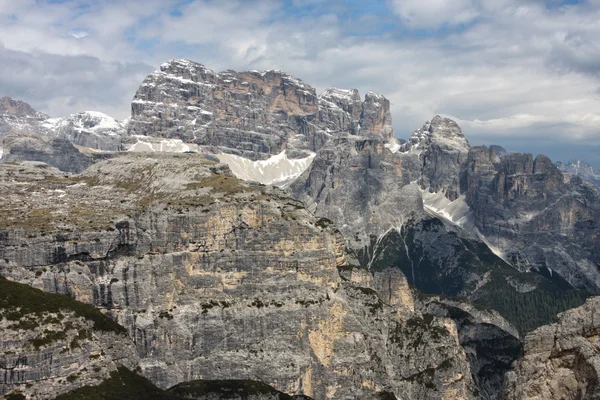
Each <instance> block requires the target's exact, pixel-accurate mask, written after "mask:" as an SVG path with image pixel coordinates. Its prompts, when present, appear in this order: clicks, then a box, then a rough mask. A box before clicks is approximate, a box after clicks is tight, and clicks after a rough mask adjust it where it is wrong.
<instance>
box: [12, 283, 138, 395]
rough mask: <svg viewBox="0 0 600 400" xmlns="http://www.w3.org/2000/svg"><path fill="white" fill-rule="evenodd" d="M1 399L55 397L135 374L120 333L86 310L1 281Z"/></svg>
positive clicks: (131, 352)
mask: <svg viewBox="0 0 600 400" xmlns="http://www.w3.org/2000/svg"><path fill="white" fill-rule="evenodd" d="M0 288H1V290H2V293H0V396H3V395H7V394H9V393H12V394H13V395H16V394H21V395H22V396H25V398H27V399H48V398H54V397H56V396H58V395H60V394H62V393H66V392H69V391H71V390H74V389H77V388H80V387H83V386H94V385H97V384H99V383H100V382H102V381H103V380H105V379H106V378H108V377H109V376H110V373H111V372H113V371H115V370H116V369H117V367H119V366H126V367H127V368H131V369H134V368H135V367H136V365H137V354H136V349H135V345H134V344H133V342H132V341H131V340H130V339H129V338H128V337H127V335H126V332H125V329H123V328H122V327H120V326H119V325H117V324H116V323H115V322H113V321H112V320H110V319H109V318H108V317H106V316H104V315H102V314H101V313H100V312H99V311H97V310H95V309H94V308H93V307H91V306H87V305H84V304H78V303H77V302H76V301H74V300H72V299H70V298H67V297H65V296H60V295H51V294H47V293H43V292H41V291H39V290H37V289H33V288H31V287H29V286H27V285H21V284H18V283H15V282H9V281H6V280H5V279H4V278H3V277H0Z"/></svg>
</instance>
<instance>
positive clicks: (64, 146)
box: [2, 134, 94, 173]
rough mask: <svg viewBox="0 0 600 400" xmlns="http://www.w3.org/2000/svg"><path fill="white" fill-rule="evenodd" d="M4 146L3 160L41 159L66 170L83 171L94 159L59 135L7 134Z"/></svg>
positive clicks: (3, 142)
mask: <svg viewBox="0 0 600 400" xmlns="http://www.w3.org/2000/svg"><path fill="white" fill-rule="evenodd" d="M2 147H3V148H4V152H5V153H4V154H3V156H2V162H16V161H39V162H44V163H46V164H48V165H51V166H53V167H56V168H58V169H60V170H62V171H65V172H75V173H78V172H81V171H83V170H85V169H86V168H87V167H89V166H90V165H91V164H92V162H93V160H94V159H93V158H92V157H90V156H88V155H86V154H84V153H81V152H80V151H79V150H77V149H76V148H75V147H74V146H73V144H72V143H71V142H69V141H68V140H67V139H62V138H58V137H49V136H40V135H23V134H7V135H5V136H4V138H3V141H2Z"/></svg>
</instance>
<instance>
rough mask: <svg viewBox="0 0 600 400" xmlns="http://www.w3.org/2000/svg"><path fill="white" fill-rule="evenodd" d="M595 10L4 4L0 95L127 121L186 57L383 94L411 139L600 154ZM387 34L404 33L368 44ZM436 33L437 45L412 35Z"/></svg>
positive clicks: (507, 0) (303, 0)
mask: <svg viewBox="0 0 600 400" xmlns="http://www.w3.org/2000/svg"><path fill="white" fill-rule="evenodd" d="M594 1H598V0H593V1H591V0H590V1H586V2H584V3H581V4H577V5H566V6H558V5H556V4H555V5H553V7H550V8H549V7H547V6H546V5H545V4H544V3H543V2H542V1H541V0H522V1H517V0H455V1H448V0H434V2H433V3H432V2H418V1H416V0H406V1H400V0H398V1H391V0H390V2H389V6H390V7H391V10H392V11H393V12H390V13H388V14H386V15H380V14H374V13H370V14H368V15H367V14H365V15H353V16H351V17H347V16H345V15H346V14H344V13H343V12H339V11H340V10H342V11H343V7H344V3H343V2H334V3H335V4H333V3H332V2H329V3H327V2H321V1H320V0H298V1H296V2H295V3H296V5H299V6H302V5H307V4H309V3H310V4H309V5H312V6H315V7H317V8H318V9H319V12H318V13H304V14H301V15H300V14H298V15H293V14H290V13H289V12H286V11H285V10H284V8H283V7H282V3H281V2H280V1H275V0H273V1H258V2H250V1H242V0H231V1H227V2H221V1H209V0H206V1H196V2H194V3H190V4H187V5H184V6H183V8H181V10H180V11H181V15H177V14H176V13H175V14H173V15H171V14H169V13H168V12H167V11H168V9H167V5H169V4H173V3H170V2H164V1H160V0H148V1H144V2H142V1H141V0H132V1H127V2H116V1H103V2H93V3H89V4H90V8H89V9H88V10H87V12H81V11H79V10H77V9H76V8H74V7H73V6H72V4H65V3H62V4H47V3H44V2H35V1H29V0H27V1H23V2H13V1H7V0H0V38H2V39H1V40H3V41H4V48H0V52H2V55H1V56H2V57H4V56H5V54H7V53H8V52H11V53H10V54H11V55H12V56H11V57H12V58H11V59H10V60H12V61H11V62H4V60H5V59H4V58H2V59H3V63H2V64H0V95H2V94H7V93H6V92H7V91H9V92H10V93H8V94H12V95H14V96H17V97H21V98H23V100H26V101H29V102H32V103H35V102H36V101H37V103H35V104H34V105H36V106H38V107H41V108H42V111H45V112H49V113H51V114H56V113H63V114H64V113H69V112H75V111H79V110H81V109H83V108H88V109H89V108H99V109H100V110H101V111H105V112H106V111H108V112H109V113H113V114H115V116H117V117H119V118H122V117H123V116H125V115H126V114H127V112H128V111H129V101H130V99H131V97H132V96H133V94H134V92H135V89H136V87H137V85H138V84H139V82H141V80H142V78H143V75H144V74H145V73H147V72H148V71H149V70H151V69H155V68H157V67H158V65H160V64H161V63H162V62H164V61H166V60H168V59H171V58H175V57H185V58H190V59H193V60H196V61H199V62H202V63H204V64H206V65H207V66H208V67H210V68H213V69H216V70H223V69H227V68H232V69H238V70H248V69H268V68H277V69H284V70H286V71H288V72H289V73H292V74H294V75H296V76H298V77H299V78H302V79H304V80H305V81H306V82H308V83H310V84H312V85H314V86H315V87H316V88H317V89H318V90H323V89H325V88H326V87H328V86H339V87H355V88H358V89H359V90H360V91H361V93H363V94H364V93H365V92H366V91H367V90H371V89H372V90H375V91H378V92H380V93H382V94H384V95H386V96H387V97H388V98H389V99H390V100H391V102H392V113H393V118H394V121H395V122H394V126H395V129H396V132H397V134H398V135H399V136H400V137H407V136H408V135H410V133H411V132H412V130H414V129H415V128H417V127H418V126H420V125H421V124H422V123H423V122H424V121H425V120H427V119H430V118H431V117H432V116H433V115H435V114H443V115H448V116H451V117H453V118H456V119H457V120H458V121H459V122H460V124H461V126H462V127H463V130H464V132H465V134H466V135H467V136H468V137H469V138H472V140H471V141H472V142H487V143H490V142H497V143H500V144H502V143H503V141H504V140H509V141H511V143H525V142H526V141H524V140H522V141H519V140H520V138H525V137H526V138H545V139H552V138H554V140H555V141H556V142H558V141H560V140H563V139H564V138H565V137H567V138H568V140H567V141H566V143H567V144H568V143H578V144H581V143H589V144H590V145H593V146H598V145H600V143H598V142H600V133H599V132H600V128H598V127H599V126H600V124H599V123H598V122H599V117H600V96H599V95H598V93H600V82H599V80H600V67H598V66H599V65H600V47H599V46H598V44H597V39H596V38H598V37H600V24H598V22H597V21H598V20H600V8H599V7H598V4H595V3H594ZM332 4H333V5H332ZM328 7H329V10H330V12H323V10H327V9H328ZM334 11H335V12H334ZM394 13H395V14H394ZM367 22H368V25H369V26H368V29H366V28H365V26H363V25H364V24H365V23H367ZM376 22H380V23H379V24H377V23H376ZM384 23H385V24H390V23H395V24H397V29H396V30H391V31H388V32H382V33H381V34H380V35H371V36H369V35H367V34H365V33H366V32H367V33H368V32H370V31H373V30H374V29H377V27H378V25H383V24H384ZM358 25H360V26H358ZM441 27H443V29H442V30H440V28H441ZM362 28H365V29H362ZM423 29H424V30H426V31H427V32H431V33H432V34H433V35H434V36H423V35H422V34H421V35H416V34H414V35H413V34H411V32H412V31H413V30H419V32H420V31H421V30H423ZM68 32H85V33H87V34H88V36H86V37H85V38H80V40H78V39H77V38H75V37H73V35H69V34H68ZM349 32H350V33H356V32H358V33H359V35H348V33H349ZM125 38H131V39H132V40H125ZM147 43H150V44H151V45H147V46H145V44H147ZM15 54H18V55H19V57H16V58H15ZM15 60H16V61H15ZM90 60H93V61H90ZM69 75H71V77H70V78H71V79H68V78H69ZM9 89H10V90H9ZM40 92H41V93H43V95H42V96H38V93H40ZM53 96H54V97H53ZM527 143H528V144H526V145H525V144H524V146H525V147H526V146H533V144H534V142H532V141H531V140H530V141H529V142H527ZM598 150H600V149H598ZM532 151H533V150H532ZM591 161H593V160H591ZM598 162H599V163H600V160H599V161H598Z"/></svg>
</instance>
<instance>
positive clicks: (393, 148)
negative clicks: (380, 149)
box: [384, 139, 400, 153]
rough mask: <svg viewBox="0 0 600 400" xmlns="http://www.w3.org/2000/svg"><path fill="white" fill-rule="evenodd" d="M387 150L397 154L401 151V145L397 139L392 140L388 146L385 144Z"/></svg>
mask: <svg viewBox="0 0 600 400" xmlns="http://www.w3.org/2000/svg"><path fill="white" fill-rule="evenodd" d="M384 146H385V147H386V148H388V149H389V150H390V151H391V152H392V153H397V152H398V150H400V143H398V141H397V140H396V139H392V140H390V141H389V142H387V143H386V144H384Z"/></svg>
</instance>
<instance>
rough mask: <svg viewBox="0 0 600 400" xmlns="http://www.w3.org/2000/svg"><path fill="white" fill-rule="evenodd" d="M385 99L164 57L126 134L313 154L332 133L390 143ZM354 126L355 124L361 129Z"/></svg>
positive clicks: (254, 151)
mask: <svg viewBox="0 0 600 400" xmlns="http://www.w3.org/2000/svg"><path fill="white" fill-rule="evenodd" d="M391 123H392V119H391V114H390V105H389V101H388V100H387V99H385V98H384V97H383V96H381V95H378V94H375V93H373V92H369V93H368V94H367V95H366V96H365V100H364V102H363V101H361V100H360V96H359V95H358V92H357V91H356V90H341V89H333V88H332V89H328V90H326V91H325V92H324V93H323V94H322V95H321V96H317V94H316V91H315V89H314V88H312V87H311V86H309V85H308V84H306V83H305V82H303V81H301V80H300V79H297V78H294V77H293V76H290V75H288V74H286V73H284V72H282V71H274V70H269V71H265V72H258V71H250V72H235V71H231V70H227V71H224V72H220V73H215V72H213V71H212V70H210V69H208V68H206V67H205V66H203V65H202V64H198V63H195V62H192V61H188V60H171V61H169V62H167V63H164V64H163V65H161V67H160V70H159V71H156V72H154V73H152V74H150V75H149V76H148V77H146V79H145V80H144V82H143V83H142V85H141V86H140V88H139V89H138V91H137V93H136V95H135V97H134V99H133V103H132V108H131V121H130V124H129V130H128V132H129V134H130V135H134V136H135V135H143V136H151V137H164V138H172V139H181V140H182V141H183V142H186V143H195V144H198V145H210V146H218V147H219V148H221V149H222V150H225V151H227V152H232V153H234V154H238V155H242V156H244V157H247V158H250V159H253V160H256V159H264V158H267V157H268V156H269V155H272V154H278V153H280V152H281V151H282V150H283V149H285V148H287V149H288V150H290V151H292V150H302V149H308V150H312V151H316V150H318V149H319V148H321V147H322V146H323V145H324V144H325V143H326V142H327V140H329V138H330V137H331V136H332V135H336V134H340V133H343V134H346V133H348V132H352V133H353V134H359V133H361V134H363V133H364V134H370V135H377V136H380V137H382V138H384V139H385V140H392V139H393V131H392V125H391ZM361 126H362V127H361Z"/></svg>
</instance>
